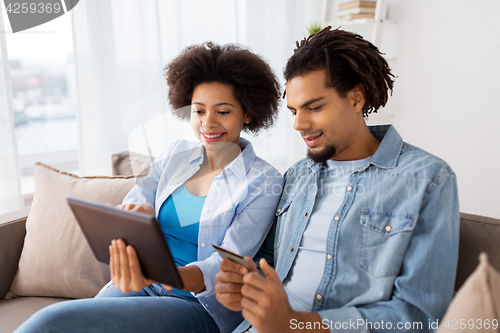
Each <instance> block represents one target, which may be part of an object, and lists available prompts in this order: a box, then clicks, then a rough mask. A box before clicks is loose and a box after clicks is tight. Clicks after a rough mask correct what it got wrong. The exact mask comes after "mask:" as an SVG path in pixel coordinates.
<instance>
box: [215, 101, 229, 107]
mask: <svg viewBox="0 0 500 333" xmlns="http://www.w3.org/2000/svg"><path fill="white" fill-rule="evenodd" d="M221 105H229V106H232V107H233V108H234V105H233V104H231V103H228V102H222V103H217V104H215V105H214V106H221Z"/></svg>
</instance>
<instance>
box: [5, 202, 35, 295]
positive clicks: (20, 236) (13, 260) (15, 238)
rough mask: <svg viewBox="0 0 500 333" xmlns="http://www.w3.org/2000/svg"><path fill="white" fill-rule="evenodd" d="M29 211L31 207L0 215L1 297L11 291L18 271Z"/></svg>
mask: <svg viewBox="0 0 500 333" xmlns="http://www.w3.org/2000/svg"><path fill="white" fill-rule="evenodd" d="M28 213H29V207H28V208H23V209H20V210H17V211H14V212H10V213H7V214H2V215H0V299H2V298H4V297H5V294H6V293H7V292H8V291H9V289H10V285H11V284H12V280H13V279H14V276H15V275H16V272H17V265H18V263H19V258H20V257H21V251H22V249H23V245H24V236H25V235H26V219H27V217H28Z"/></svg>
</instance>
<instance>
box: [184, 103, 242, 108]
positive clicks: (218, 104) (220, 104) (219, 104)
mask: <svg viewBox="0 0 500 333" xmlns="http://www.w3.org/2000/svg"><path fill="white" fill-rule="evenodd" d="M192 104H196V105H201V106H205V104H203V103H202V102H193V103H192ZM222 105H229V106H232V107H233V108H234V105H233V104H231V103H228V102H222V103H217V104H214V106H222Z"/></svg>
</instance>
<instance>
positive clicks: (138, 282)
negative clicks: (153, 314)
mask: <svg viewBox="0 0 500 333" xmlns="http://www.w3.org/2000/svg"><path fill="white" fill-rule="evenodd" d="M126 251H127V257H128V266H129V271H130V280H131V286H132V288H133V289H134V290H135V291H138V290H140V289H142V288H144V287H146V286H145V284H148V282H149V280H147V279H146V278H145V277H144V275H142V271H141V264H140V263H139V258H138V257H137V252H135V249H134V247H133V246H131V245H129V246H127V248H126Z"/></svg>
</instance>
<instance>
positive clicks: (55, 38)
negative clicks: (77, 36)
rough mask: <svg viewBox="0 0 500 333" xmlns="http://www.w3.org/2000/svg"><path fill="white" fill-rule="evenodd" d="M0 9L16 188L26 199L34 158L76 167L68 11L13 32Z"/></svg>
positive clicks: (31, 187)
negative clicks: (17, 175) (18, 172)
mask: <svg viewBox="0 0 500 333" xmlns="http://www.w3.org/2000/svg"><path fill="white" fill-rule="evenodd" d="M3 14H4V16H3V18H4V22H5V25H6V27H5V29H4V30H5V31H6V34H5V37H6V44H7V53H8V57H9V67H10V78H11V87H12V106H13V111H14V128H15V134H16V141H17V148H18V154H19V164H20V167H21V174H22V179H21V190H22V192H23V195H24V197H25V201H28V202H29V200H30V198H31V196H32V193H33V190H34V179H33V164H34V162H35V161H41V162H44V163H47V164H50V165H52V166H54V167H57V168H61V169H64V170H66V171H71V172H77V169H78V127H77V117H76V87H75V68H74V60H73V37H72V28H71V14H65V15H62V16H60V17H58V18H56V19H55V20H52V21H50V22H47V23H45V24H42V25H40V26H38V27H34V28H31V29H29V30H26V31H22V32H18V33H15V34H14V33H12V32H10V31H11V29H10V25H9V23H8V22H9V20H8V17H7V15H6V13H5V11H3Z"/></svg>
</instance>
